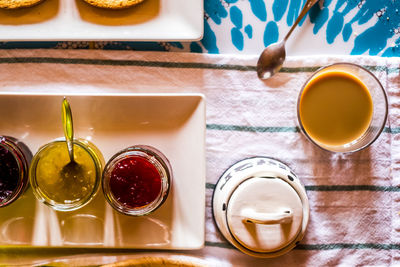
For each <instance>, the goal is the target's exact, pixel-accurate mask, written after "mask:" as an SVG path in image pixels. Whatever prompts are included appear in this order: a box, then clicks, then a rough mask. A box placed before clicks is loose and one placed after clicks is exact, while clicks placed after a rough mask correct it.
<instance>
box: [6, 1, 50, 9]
mask: <svg viewBox="0 0 400 267" xmlns="http://www.w3.org/2000/svg"><path fill="white" fill-rule="evenodd" d="M42 1H43V0H0V8H7V9H14V8H20V7H28V6H33V5H36V4H38V3H39V2H42Z"/></svg>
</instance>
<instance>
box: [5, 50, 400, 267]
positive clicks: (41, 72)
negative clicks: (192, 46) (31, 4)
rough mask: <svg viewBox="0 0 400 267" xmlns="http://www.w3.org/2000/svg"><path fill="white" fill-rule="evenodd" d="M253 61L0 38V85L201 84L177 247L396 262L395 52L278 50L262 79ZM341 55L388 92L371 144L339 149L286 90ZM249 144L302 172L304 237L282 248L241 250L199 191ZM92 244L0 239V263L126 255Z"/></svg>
mask: <svg viewBox="0 0 400 267" xmlns="http://www.w3.org/2000/svg"><path fill="white" fill-rule="evenodd" d="M256 61H257V56H235V55H204V54H186V53H163V52H128V51H79V50H73V51H70V50H67V51H60V50H7V51H5V50H3V51H0V90H1V91H9V92H21V91H35V92H55V91H62V92H68V93H74V92H76V93H83V92H85V93H91V92H123V93H127V92H138V93H155V92H162V93H170V92H200V93H203V94H204V95H205V96H206V101H207V139H206V146H207V147H206V157H207V177H206V181H207V183H206V185H205V186H206V214H205V220H206V237H205V239H206V242H205V247H204V248H203V249H201V250H196V251H188V252H182V251H180V252H177V253H179V254H185V255H190V256H196V257H200V258H202V259H205V260H206V261H207V262H208V263H209V264H210V265H212V266H263V265H267V264H268V266H289V265H301V266H323V265H330V266H332V265H343V266H347V265H374V266H377V265H378V266H379V265H380V266H388V265H399V264H400V256H399V255H400V254H399V250H400V194H399V193H400V187H399V186H400V173H399V171H400V92H399V91H400V90H399V87H400V78H399V64H400V59H397V58H374V57H329V56H319V57H299V58H289V59H288V61H287V62H286V64H285V68H283V70H282V72H281V73H279V74H278V75H277V76H275V77H273V78H272V79H270V80H268V81H260V80H259V79H258V78H257V75H256V72H255V63H256ZM343 61H346V62H353V63H357V64H360V65H363V66H366V67H367V68H368V69H370V70H372V71H373V72H374V73H375V74H376V76H377V77H378V78H379V80H380V81H381V82H382V84H383V86H384V87H385V88H386V90H387V92H388V95H389V104H390V112H389V120H388V123H387V125H386V127H385V130H384V133H383V134H382V135H381V136H380V137H379V139H378V140H377V141H376V142H375V143H374V144H373V145H372V146H371V147H369V148H367V149H365V150H363V151H361V152H357V153H354V154H351V155H335V154H331V153H328V152H325V151H322V150H320V149H318V148H316V147H315V146H314V145H312V144H311V143H310V142H309V141H307V140H306V138H305V137H304V136H303V135H302V134H301V133H300V132H299V130H298V128H297V126H296V111H295V110H296V101H297V96H298V93H299V91H300V88H301V86H302V84H303V83H304V81H305V80H306V79H307V77H309V76H310V74H311V72H313V71H314V70H316V69H318V68H319V67H321V66H325V65H327V64H329V63H333V62H343ZM2 115H4V114H2ZM256 155H260V156H270V157H274V158H276V159H279V160H281V161H283V162H285V163H287V164H288V165H289V166H290V167H291V168H292V169H293V170H294V172H295V173H296V174H297V175H298V177H299V178H300V179H301V180H302V182H303V183H304V184H305V186H306V189H307V194H308V197H309V200H310V209H311V210H310V212H311V213H310V222H309V226H308V230H307V233H306V236H305V238H304V239H303V241H302V242H301V243H300V244H299V245H298V246H297V247H296V248H295V249H294V250H293V251H292V252H290V253H288V254H287V255H284V256H282V257H279V258H275V259H257V258H252V257H250V256H246V255H245V254H243V253H241V252H239V251H238V250H236V249H234V248H233V247H232V246H231V245H229V244H228V243H227V241H226V240H225V239H224V238H223V237H222V236H221V234H220V233H219V231H218V229H217V227H216V225H215V223H214V221H213V218H212V212H211V197H212V193H213V188H214V186H215V183H216V181H217V180H218V178H219V176H220V175H221V174H222V173H223V171H224V170H225V169H226V168H228V167H229V166H231V165H232V164H233V163H235V162H237V161H238V160H241V159H243V158H247V157H251V156H256ZM94 253H95V254H94ZM94 253H91V252H90V250H73V251H69V252H68V251H52V252H51V253H50V252H46V251H43V252H41V253H39V254H37V253H36V252H33V251H29V250H28V251H23V252H21V251H7V250H0V263H21V264H22V263H27V262H29V261H30V260H32V259H35V261H34V262H36V263H43V262H46V261H47V260H49V261H52V260H55V259H60V257H61V259H65V260H69V261H71V262H72V261H73V260H74V259H78V258H82V257H83V254H85V255H84V257H85V262H86V264H88V265H90V264H95V263H108V262H112V261H116V260H121V259H126V258H129V257H131V256H133V255H135V254H134V252H127V251H124V252H123V253H117V252H116V251H112V253H109V252H107V250H104V251H102V252H101V255H102V256H101V257H99V255H98V253H99V252H98V251H95V252H94ZM168 253H170V252H168ZM171 253H174V252H171ZM42 260H43V261H42ZM99 261H100V262H99Z"/></svg>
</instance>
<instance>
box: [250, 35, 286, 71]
mask: <svg viewBox="0 0 400 267" xmlns="http://www.w3.org/2000/svg"><path fill="white" fill-rule="evenodd" d="M285 58H286V50H285V42H284V41H282V42H279V43H274V44H271V45H270V46H268V47H267V48H265V49H264V51H263V52H262V53H261V55H260V58H259V59H258V63H257V74H258V77H259V78H260V79H268V78H270V77H272V76H273V75H274V74H275V73H277V72H279V71H280V69H281V68H282V65H283V62H285Z"/></svg>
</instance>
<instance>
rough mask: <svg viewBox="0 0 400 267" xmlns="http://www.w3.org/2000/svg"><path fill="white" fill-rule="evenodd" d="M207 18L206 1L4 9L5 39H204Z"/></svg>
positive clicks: (68, 0)
mask: <svg viewBox="0 0 400 267" xmlns="http://www.w3.org/2000/svg"><path fill="white" fill-rule="evenodd" d="M203 19H204V15H203V0H145V1H144V2H142V3H141V4H139V5H137V6H133V7H131V8H128V9H123V10H106V9H100V8H96V7H93V6H91V5H89V4H87V3H86V2H84V1H83V0H44V2H43V3H40V4H39V5H36V6H33V7H29V8H23V9H17V10H4V9H0V40H3V41H35V40H36V41H38V40H42V41H57V40H76V41H78V40H99V41H110V40H118V41H134V40H137V41H160V40H171V41H172V40H176V41H189V40H199V39H201V38H202V36H203Z"/></svg>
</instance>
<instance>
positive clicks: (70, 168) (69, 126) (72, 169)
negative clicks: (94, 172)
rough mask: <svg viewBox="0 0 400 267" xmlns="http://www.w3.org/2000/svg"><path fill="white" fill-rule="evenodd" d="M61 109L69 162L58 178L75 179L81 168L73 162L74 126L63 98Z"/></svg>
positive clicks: (69, 110) (67, 103)
mask: <svg viewBox="0 0 400 267" xmlns="http://www.w3.org/2000/svg"><path fill="white" fill-rule="evenodd" d="M61 109H62V121H63V128H64V136H65V141H66V143H67V147H68V154H69V158H70V161H69V163H68V164H67V165H65V166H64V167H63V168H62V170H61V173H60V176H61V177H62V178H63V179H71V178H75V179H76V178H78V176H79V175H80V174H81V173H82V167H81V166H80V165H79V164H78V163H77V162H76V161H75V160H74V125H73V121H72V112H71V107H70V105H69V102H68V100H67V99H66V98H65V97H64V99H63V102H62V107H61Z"/></svg>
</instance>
